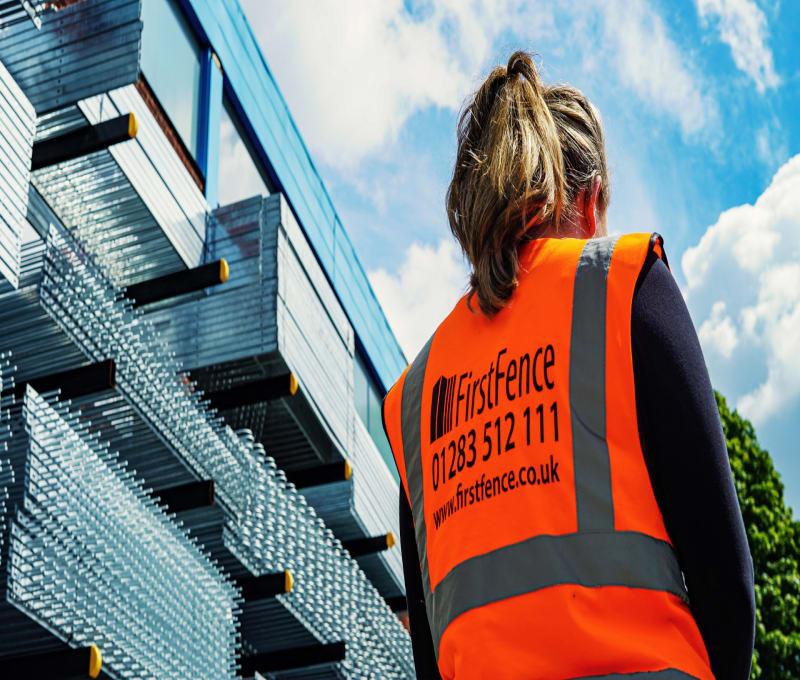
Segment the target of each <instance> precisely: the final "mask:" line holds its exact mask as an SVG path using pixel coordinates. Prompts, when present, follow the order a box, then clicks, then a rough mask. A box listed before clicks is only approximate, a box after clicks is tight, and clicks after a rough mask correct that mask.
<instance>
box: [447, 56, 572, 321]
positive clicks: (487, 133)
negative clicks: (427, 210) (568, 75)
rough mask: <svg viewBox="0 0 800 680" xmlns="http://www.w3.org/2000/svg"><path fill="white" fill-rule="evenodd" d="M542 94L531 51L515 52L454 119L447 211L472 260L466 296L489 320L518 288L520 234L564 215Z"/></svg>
mask: <svg viewBox="0 0 800 680" xmlns="http://www.w3.org/2000/svg"><path fill="white" fill-rule="evenodd" d="M545 93H546V90H545V87H544V85H543V84H542V82H541V81H540V79H539V74H538V73H537V71H536V66H535V64H534V62H533V58H532V57H531V55H529V54H527V53H526V52H515V53H514V54H512V55H511V58H510V59H509V60H508V65H507V66H506V67H502V66H498V67H497V68H495V69H494V70H493V71H492V72H491V73H490V74H489V77H488V78H487V79H486V81H485V82H484V83H483V85H482V86H481V87H480V89H479V90H478V91H477V92H476V93H475V95H474V97H473V98H472V101H471V102H470V103H469V105H468V106H467V107H466V108H465V110H464V111H463V113H462V114H461V117H460V119H459V123H458V150H457V154H456V163H455V169H454V171H453V178H452V180H451V182H450V186H449V188H448V190H447V215H448V220H449V222H450V229H451V230H452V232H453V234H454V235H455V237H456V238H457V239H458V242H459V243H460V244H461V247H462V249H463V250H464V253H465V254H466V256H467V258H468V259H469V261H470V263H471V265H472V270H473V271H472V275H471V277H470V289H471V290H470V296H469V300H470V301H471V299H472V296H473V295H477V297H478V305H479V307H480V309H481V311H482V312H483V313H484V314H485V315H487V316H490V317H491V316H493V315H494V314H495V313H497V312H498V311H499V310H500V309H501V308H502V307H503V306H504V305H505V303H506V302H507V301H508V299H509V298H510V297H511V294H512V293H513V292H514V289H515V288H516V286H517V276H518V273H519V256H518V246H519V243H520V241H521V240H522V238H523V235H524V234H525V232H526V231H527V230H529V229H531V228H534V229H536V228H537V225H538V226H542V225H550V226H552V227H554V228H555V229H557V228H558V225H559V222H560V220H561V214H562V210H563V206H564V197H565V188H564V164H563V160H562V153H561V147H560V144H559V134H558V130H557V127H556V124H555V122H554V120H553V117H552V115H551V112H550V108H549V107H548V105H547V102H546V100H545Z"/></svg>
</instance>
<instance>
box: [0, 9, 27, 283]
mask: <svg viewBox="0 0 800 680" xmlns="http://www.w3.org/2000/svg"><path fill="white" fill-rule="evenodd" d="M1 21H2V19H1V18H0V22H1ZM0 25H2V24H1V23H0ZM34 126H35V113H34V110H33V107H32V106H31V104H30V102H29V101H28V99H27V97H25V95H24V94H23V92H22V90H21V89H20V87H19V86H18V85H17V83H16V82H15V81H14V79H13V78H12V77H11V74H10V73H9V72H8V70H7V69H6V67H5V66H4V65H3V63H2V62H0V276H4V277H5V278H7V279H8V280H9V281H10V282H11V285H12V286H14V287H16V286H17V278H18V275H19V257H20V252H19V248H20V229H21V227H22V223H23V221H24V220H25V213H26V208H27V205H28V182H29V181H30V173H31V152H32V148H33V134H34Z"/></svg>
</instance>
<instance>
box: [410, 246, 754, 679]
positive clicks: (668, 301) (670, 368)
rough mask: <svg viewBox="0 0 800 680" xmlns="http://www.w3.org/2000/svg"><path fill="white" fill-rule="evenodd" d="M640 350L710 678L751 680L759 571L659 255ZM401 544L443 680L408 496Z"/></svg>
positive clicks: (645, 434)
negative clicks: (756, 572) (755, 587)
mask: <svg viewBox="0 0 800 680" xmlns="http://www.w3.org/2000/svg"><path fill="white" fill-rule="evenodd" d="M631 341H632V349H633V371H634V384H635V387H636V409H637V416H638V421H639V436H640V440H641V443H642V450H643V452H644V457H645V462H646V464H647V469H648V472H649V474H650V480H651V482H652V485H653V491H654V493H655V497H656V500H657V502H658V505H659V508H660V509H661V513H662V515H663V516H664V523H665V526H666V528H667V531H668V532H669V536H670V538H671V539H672V542H673V544H674V546H675V549H676V551H677V555H678V560H679V562H680V565H681V569H682V570H683V573H684V578H685V580H686V586H687V588H688V590H689V597H690V600H691V610H692V613H693V615H694V618H695V620H696V621H697V625H698V627H699V629H700V633H701V634H702V636H703V640H704V641H705V644H706V649H707V651H708V656H709V659H710V661H711V670H712V671H713V673H714V676H715V677H716V678H717V680H745V679H746V678H747V677H749V675H750V664H751V659H752V654H753V641H754V634H755V597H754V591H753V563H752V559H751V557H750V551H749V549H748V545H747V536H746V534H745V529H744V524H743V522H742V514H741V511H740V509H739V502H738V499H737V497H736V490H735V488H734V486H733V478H732V476H731V470H730V465H729V462H728V455H727V450H726V447H725V439H724V437H723V434H722V426H721V423H720V419H719V412H718V411H717V406H716V402H715V400H714V394H713V391H712V389H711V382H710V380H709V377H708V370H707V369H706V365H705V361H704V359H703V354H702V351H701V349H700V343H699V341H698V339H697V334H696V332H695V329H694V325H693V324H692V320H691V317H690V316H689V311H688V309H687V308H686V304H685V302H684V300H683V297H682V295H681V293H680V290H679V289H678V286H677V284H676V283H675V280H674V279H673V278H672V274H670V272H669V269H668V268H667V267H666V266H665V264H664V263H663V262H662V261H661V260H660V259H659V258H658V257H657V256H656V255H654V254H653V253H651V254H650V255H648V257H647V260H646V262H645V265H644V267H643V269H642V272H641V274H640V275H639V279H638V281H637V285H636V290H635V292H634V297H633V306H632V310H631ZM400 540H401V545H402V552H403V571H404V573H405V584H406V597H407V600H408V614H409V619H410V624H411V641H412V645H413V650H414V662H415V665H416V669H417V677H418V678H421V679H424V680H429V679H437V678H440V675H439V670H438V668H437V666H436V657H435V654H434V650H433V641H432V638H431V632H430V628H429V626H428V620H427V616H426V613H425V602H424V598H423V591H422V578H421V575H420V570H419V557H418V555H417V546H416V543H415V540H414V526H413V521H412V516H411V510H410V508H409V505H408V500H407V499H406V496H405V493H404V491H403V489H402V488H401V489H400Z"/></svg>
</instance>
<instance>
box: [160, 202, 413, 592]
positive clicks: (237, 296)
mask: <svg viewBox="0 0 800 680" xmlns="http://www.w3.org/2000/svg"><path fill="white" fill-rule="evenodd" d="M207 247H208V250H209V252H210V253H212V254H213V257H214V258H217V257H224V258H225V259H226V260H227V261H228V262H229V264H230V266H231V274H230V279H229V281H228V283H226V284H225V285H224V286H217V287H215V288H213V289H210V290H209V292H208V294H207V295H203V296H185V297H183V298H176V299H175V300H172V301H166V302H164V303H163V304H159V303H157V304H156V305H153V307H151V308H149V309H148V311H147V313H146V316H147V318H148V319H150V320H151V321H152V322H153V324H154V325H155V327H156V328H158V329H159V331H160V333H161V334H162V337H163V338H164V340H165V341H166V342H167V343H168V345H169V347H170V349H171V350H173V351H174V352H175V354H176V358H177V359H178V360H179V361H180V362H181V364H182V365H183V367H184V368H186V369H190V368H191V369H193V370H192V375H193V377H196V378H197V380H198V383H199V384H200V385H202V386H203V387H204V388H205V389H208V390H209V391H213V390H231V391H233V392H235V391H236V389H237V387H238V386H239V385H240V384H242V383H246V382H247V381H249V380H257V379H260V378H264V377H267V376H271V375H274V374H277V373H281V372H287V371H291V372H292V373H293V374H294V375H295V376H296V378H297V380H298V382H299V385H300V390H299V392H298V393H297V394H296V395H294V396H292V397H285V398H280V399H272V400H268V401H267V400H265V401H264V402H262V403H258V404H248V405H246V406H242V407H236V408H234V409H229V410H226V411H225V412H224V414H225V417H226V419H228V422H230V423H231V424H232V425H234V426H235V427H241V428H248V429H250V430H252V431H253V433H254V436H255V438H256V439H257V440H258V441H262V442H264V443H265V444H266V445H267V447H268V450H269V452H270V454H271V455H273V457H274V458H275V459H276V461H277V462H278V463H279V465H280V467H282V468H283V469H285V470H287V471H289V472H290V473H291V471H293V470H296V469H299V468H305V467H312V466H314V465H319V464H320V462H330V461H331V460H335V457H336V456H339V457H341V458H347V459H348V460H349V461H350V462H351V463H352V464H353V470H354V473H353V477H352V480H351V481H349V482H341V483H338V484H329V485H325V486H321V487H317V488H314V489H307V490H303V494H304V495H305V496H306V498H307V499H308V500H309V501H310V503H311V504H312V505H313V506H314V508H315V509H316V510H317V513H318V514H319V515H321V516H322V517H323V518H324V520H325V522H326V523H327V525H328V526H329V527H330V528H332V529H333V530H334V531H335V533H336V535H337V536H338V537H339V538H340V539H342V540H347V539H355V538H360V537H364V536H370V535H380V534H385V533H387V532H389V531H391V532H393V533H394V534H395V535H398V532H399V526H398V524H397V498H398V485H397V483H396V482H395V480H394V478H393V477H392V475H391V473H390V472H389V470H388V468H387V467H386V463H385V462H384V461H383V459H382V457H381V454H380V453H379V451H378V449H377V447H376V446H375V443H374V441H373V440H372V438H371V436H370V434H369V433H368V432H367V430H366V428H365V427H364V425H363V422H362V421H361V419H360V417H359V416H358V414H357V413H356V410H355V405H354V398H353V380H354V377H353V375H354V374H353V371H354V352H355V345H354V339H353V337H354V336H353V329H352V326H351V325H350V323H349V321H348V319H347V316H346V315H345V313H344V310H343V309H342V307H341V305H340V303H339V302H338V300H337V299H336V295H335V293H334V291H333V289H332V287H331V285H330V283H328V281H327V279H326V278H325V275H324V273H323V271H322V269H321V267H320V266H319V264H318V263H317V261H316V259H315V256H314V253H313V252H312V250H311V248H310V246H309V245H308V242H307V240H306V238H305V236H304V235H303V232H302V230H301V229H300V226H299V224H298V223H297V221H296V219H295V218H294V216H293V215H292V212H291V210H290V209H289V206H288V204H287V202H286V199H285V198H284V197H283V196H282V195H281V194H273V195H271V196H269V197H267V198H266V199H261V198H252V199H248V200H245V201H241V202H239V203H235V204H232V205H228V206H223V207H221V208H219V209H218V210H216V211H214V213H213V215H211V216H210V218H209V227H208V236H207ZM309 420H310V421H311V423H312V426H308V427H302V426H301V427H299V426H298V423H307V422H308V421H309ZM323 433H324V434H323ZM341 458H340V459H341ZM360 561H361V562H362V566H363V567H364V568H365V569H367V570H368V573H369V575H370V577H371V578H372V579H373V583H375V584H376V585H377V586H378V587H379V589H380V590H381V592H382V594H383V595H387V596H389V595H398V594H401V593H402V592H403V589H402V583H403V577H402V563H401V556H400V551H399V550H389V551H384V552H382V553H379V554H376V555H372V556H370V557H369V558H365V559H363V560H360Z"/></svg>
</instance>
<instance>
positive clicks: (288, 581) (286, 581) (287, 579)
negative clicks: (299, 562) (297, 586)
mask: <svg viewBox="0 0 800 680" xmlns="http://www.w3.org/2000/svg"><path fill="white" fill-rule="evenodd" d="M292 588H294V577H293V576H292V572H291V571H289V570H288V569H286V570H285V571H284V572H283V590H284V592H287V593H291V592H292Z"/></svg>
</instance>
